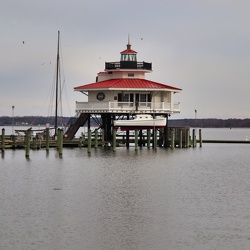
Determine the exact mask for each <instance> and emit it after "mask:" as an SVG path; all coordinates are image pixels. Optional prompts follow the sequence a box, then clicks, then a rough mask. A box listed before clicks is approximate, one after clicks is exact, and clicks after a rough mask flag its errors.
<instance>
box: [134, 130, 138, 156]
mask: <svg viewBox="0 0 250 250" xmlns="http://www.w3.org/2000/svg"><path fill="white" fill-rule="evenodd" d="M135 151H138V130H137V129H136V130H135Z"/></svg>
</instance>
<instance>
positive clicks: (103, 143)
mask: <svg viewBox="0 0 250 250" xmlns="http://www.w3.org/2000/svg"><path fill="white" fill-rule="evenodd" d="M104 133H105V130H104V128H103V129H102V147H104V146H105V135H104Z"/></svg>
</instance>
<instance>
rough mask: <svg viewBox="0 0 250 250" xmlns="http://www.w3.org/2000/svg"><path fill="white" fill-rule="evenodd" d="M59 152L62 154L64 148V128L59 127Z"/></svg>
mask: <svg viewBox="0 0 250 250" xmlns="http://www.w3.org/2000/svg"><path fill="white" fill-rule="evenodd" d="M57 136H58V139H59V141H58V146H59V147H58V152H59V155H60V156H62V150H63V130H62V129H58V135H57Z"/></svg>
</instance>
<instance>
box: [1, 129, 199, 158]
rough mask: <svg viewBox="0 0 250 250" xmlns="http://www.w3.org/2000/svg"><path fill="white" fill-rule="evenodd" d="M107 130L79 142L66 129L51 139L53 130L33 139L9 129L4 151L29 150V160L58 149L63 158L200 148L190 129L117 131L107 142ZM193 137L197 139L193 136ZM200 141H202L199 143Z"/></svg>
mask: <svg viewBox="0 0 250 250" xmlns="http://www.w3.org/2000/svg"><path fill="white" fill-rule="evenodd" d="M103 132H104V130H103V129H99V130H98V129H95V130H88V132H87V133H86V134H83V133H82V134H81V136H80V137H79V138H73V139H71V140H68V139H67V137H65V136H64V132H63V130H62V129H58V131H57V136H56V137H54V136H50V134H49V129H45V130H44V133H43V135H42V136H40V135H39V136H33V131H32V129H27V130H26V131H24V134H23V135H6V134H5V129H4V128H3V129H2V133H1V136H0V149H1V151H4V150H7V149H25V150H26V156H28V155H29V151H30V149H32V150H38V149H46V150H49V149H50V148H58V150H59V151H60V154H62V148H64V147H86V148H88V150H89V151H91V148H98V147H112V149H113V151H115V149H116V147H127V148H129V147H134V148H135V150H138V148H139V147H147V148H152V149H156V148H157V147H165V148H172V149H173V148H187V147H192V146H193V147H196V138H195V139H194V138H192V137H191V136H190V128H185V127H182V128H167V129H165V128H164V129H159V130H156V129H155V130H154V129H147V130H146V129H144V130H130V131H125V132H124V131H122V132H121V131H117V130H116V129H114V130H113V134H112V139H110V140H105V136H104V133H103ZM193 136H196V135H195V134H193ZM198 141H200V140H198Z"/></svg>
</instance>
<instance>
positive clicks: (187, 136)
mask: <svg viewBox="0 0 250 250" xmlns="http://www.w3.org/2000/svg"><path fill="white" fill-rule="evenodd" d="M189 133H190V131H189V129H186V131H185V134H186V136H185V147H186V148H188V147H189V146H190V145H189V144H190V141H189V137H190V134H189Z"/></svg>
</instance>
